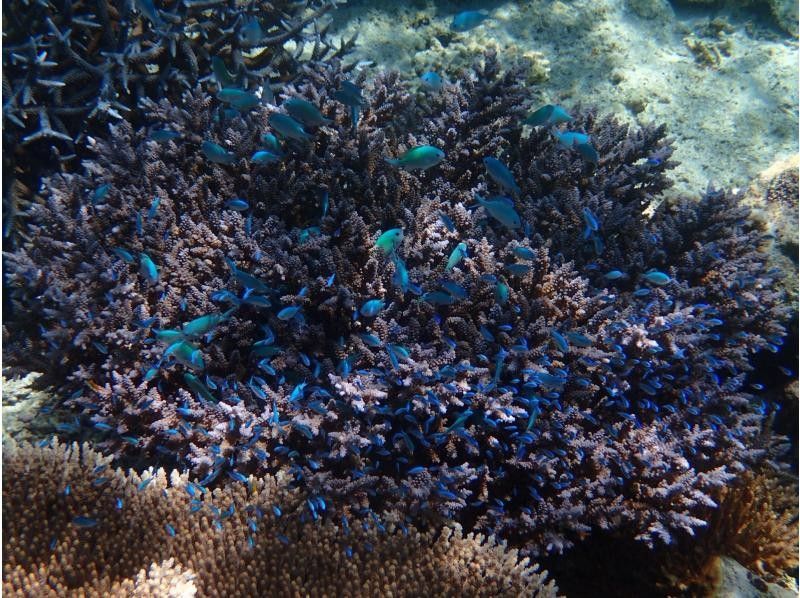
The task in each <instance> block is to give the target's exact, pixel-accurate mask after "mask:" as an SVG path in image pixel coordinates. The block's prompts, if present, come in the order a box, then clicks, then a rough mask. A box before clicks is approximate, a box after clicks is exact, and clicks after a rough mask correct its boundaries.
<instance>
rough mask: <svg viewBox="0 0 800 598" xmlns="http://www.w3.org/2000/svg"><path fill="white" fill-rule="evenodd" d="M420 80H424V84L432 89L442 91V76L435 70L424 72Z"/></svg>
mask: <svg viewBox="0 0 800 598" xmlns="http://www.w3.org/2000/svg"><path fill="white" fill-rule="evenodd" d="M420 80H421V81H422V85H423V86H424V87H425V88H426V89H429V90H431V91H440V90H441V89H442V86H443V85H444V81H442V78H441V77H440V76H439V75H438V73H434V72H433V71H428V72H426V73H423V74H422V76H421V77H420Z"/></svg>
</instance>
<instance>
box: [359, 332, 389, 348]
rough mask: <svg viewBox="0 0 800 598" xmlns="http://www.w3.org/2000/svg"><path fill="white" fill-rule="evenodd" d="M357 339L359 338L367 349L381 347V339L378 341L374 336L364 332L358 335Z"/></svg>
mask: <svg viewBox="0 0 800 598" xmlns="http://www.w3.org/2000/svg"><path fill="white" fill-rule="evenodd" d="M358 338H360V339H361V340H362V341H363V342H364V344H365V345H367V346H368V347H380V346H382V345H383V343H382V342H381V339H379V338H378V337H377V336H375V335H374V334H368V333H366V332H362V333H359V335H358Z"/></svg>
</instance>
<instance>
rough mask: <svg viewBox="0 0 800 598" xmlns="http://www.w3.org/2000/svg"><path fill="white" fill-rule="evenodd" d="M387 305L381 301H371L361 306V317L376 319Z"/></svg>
mask: <svg viewBox="0 0 800 598" xmlns="http://www.w3.org/2000/svg"><path fill="white" fill-rule="evenodd" d="M385 305H386V303H385V302H384V301H383V300H381V299H370V300H369V301H366V302H365V303H364V305H362V306H361V315H362V316H364V317H366V318H374V317H375V316H377V315H378V312H380V311H381V310H382V309H383V308H384V306H385Z"/></svg>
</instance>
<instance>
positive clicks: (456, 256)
mask: <svg viewBox="0 0 800 598" xmlns="http://www.w3.org/2000/svg"><path fill="white" fill-rule="evenodd" d="M465 257H469V256H468V255H467V244H466V243H459V244H458V245H456V248H455V249H453V251H452V253H451V254H450V258H449V259H448V260H447V265H446V266H445V267H444V271H445V272H450V270H452V269H453V268H455V267H456V266H457V265H458V264H459V263H460V262H461V260H462V259H464V258H465Z"/></svg>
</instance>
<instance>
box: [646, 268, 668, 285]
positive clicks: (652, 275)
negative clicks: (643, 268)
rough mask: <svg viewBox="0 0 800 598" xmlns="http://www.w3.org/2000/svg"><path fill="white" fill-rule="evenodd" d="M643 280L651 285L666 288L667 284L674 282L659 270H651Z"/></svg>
mask: <svg viewBox="0 0 800 598" xmlns="http://www.w3.org/2000/svg"><path fill="white" fill-rule="evenodd" d="M642 278H644V279H645V280H646V281H647V282H649V283H650V284H654V285H656V286H658V287H661V286H664V285H665V284H667V283H669V281H670V280H672V279H671V278H670V277H669V276H667V275H666V274H664V273H663V272H659V271H658V270H651V271H650V272H647V273H646V274H645V275H644V276H643V277H642Z"/></svg>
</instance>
